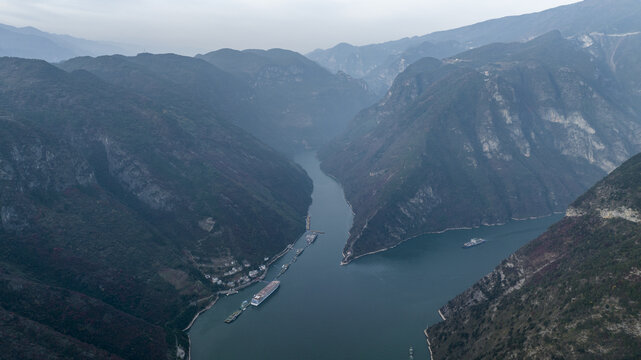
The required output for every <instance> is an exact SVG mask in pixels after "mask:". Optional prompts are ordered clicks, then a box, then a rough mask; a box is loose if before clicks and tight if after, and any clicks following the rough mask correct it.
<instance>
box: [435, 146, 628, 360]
mask: <svg viewBox="0 0 641 360" xmlns="http://www.w3.org/2000/svg"><path fill="white" fill-rule="evenodd" d="M640 243H641V155H637V156H635V157H634V158H632V159H631V160H629V161H627V162H625V163H624V164H623V165H621V166H620V167H619V168H618V169H616V170H615V171H613V172H612V173H611V174H610V175H608V176H607V177H606V178H605V179H603V180H601V181H600V182H599V183H597V184H596V185H595V186H594V187H593V188H591V189H590V190H589V191H588V192H587V193H585V194H584V195H582V196H581V197H579V198H578V200H576V201H575V202H574V203H573V204H572V205H571V206H570V207H569V208H568V210H567V213H566V216H565V218H563V219H562V220H561V221H560V222H558V223H557V224H555V225H553V226H552V227H551V228H550V229H549V230H548V231H547V232H546V233H545V234H543V235H541V236H540V237H539V238H538V239H536V240H534V241H532V242H531V243H529V244H528V245H526V246H524V247H523V248H521V249H519V250H518V251H517V252H516V253H515V254H513V255H511V256H510V257H509V258H507V259H506V260H504V261H503V262H502V263H501V264H500V265H499V266H498V267H497V268H496V269H495V270H494V271H493V272H492V273H490V274H488V275H487V276H485V277H484V278H483V279H482V280H480V281H479V282H478V283H476V284H475V285H473V286H472V287H471V288H469V289H468V290H466V291H465V292H464V293H462V294H461V295H459V296H457V297H456V298H454V299H453V300H451V301H449V302H448V303H447V305H445V306H444V307H443V308H442V309H441V312H442V313H443V315H444V316H445V317H446V320H445V321H444V322H441V323H438V324H436V325H434V326H431V327H430V328H429V329H428V330H427V334H429V340H430V343H431V348H432V351H433V354H434V358H435V359H446V358H448V359H449V358H455V359H508V358H514V359H560V358H563V359H637V358H639V357H641V332H640V331H639V329H640V328H641V318H640V317H639V314H641V304H640V303H639V299H641V270H640V269H639V264H640V263H641V250H640V249H641V247H640V246H639V244H640Z"/></svg>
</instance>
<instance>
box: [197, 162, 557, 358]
mask: <svg viewBox="0 0 641 360" xmlns="http://www.w3.org/2000/svg"><path fill="white" fill-rule="evenodd" d="M296 161H297V162H298V163H299V164H300V165H301V166H302V167H303V168H304V169H305V170H306V171H307V173H308V174H309V176H310V177H311V178H312V180H313V181H314V192H313V194H312V198H313V203H312V205H311V208H310V210H309V211H310V215H311V219H312V229H314V230H320V231H324V232H325V234H324V235H320V236H319V237H318V240H317V241H316V242H315V243H314V244H313V245H311V246H310V247H309V248H307V249H306V250H305V252H304V253H302V255H301V256H300V257H299V258H298V261H297V262H295V263H294V264H293V265H292V266H291V267H290V269H289V270H288V271H287V272H286V273H285V274H284V275H283V276H282V277H281V278H280V279H279V280H280V281H281V286H280V288H279V289H278V290H277V291H276V292H275V293H274V294H273V295H272V296H271V297H270V298H269V299H267V300H266V301H265V302H264V303H263V304H261V306H260V307H258V308H255V307H250V308H248V309H247V310H246V311H245V312H244V313H243V314H242V315H241V316H240V317H239V318H238V319H237V320H236V321H235V322H233V323H232V324H225V323H224V322H223V320H224V319H225V318H226V317H227V316H228V315H229V314H230V313H232V312H233V311H234V310H236V309H237V308H238V307H239V306H240V303H241V302H242V301H243V300H245V299H250V298H251V296H252V295H253V294H254V293H256V292H257V291H258V290H260V289H261V288H262V287H263V286H264V285H265V283H258V284H254V285H252V286H250V287H249V288H247V289H244V290H242V291H240V293H239V294H237V295H232V296H228V297H224V296H223V297H222V298H221V299H220V300H219V301H218V302H217V303H216V305H215V306H214V307H213V308H212V309H210V310H209V311H207V312H205V313H204V314H202V315H201V316H200V317H199V318H198V320H197V321H196V323H195V324H194V326H193V327H192V329H191V330H190V332H189V334H190V338H191V343H192V354H191V358H192V359H193V360H206V359H207V360H228V359H243V360H244V359H247V360H249V359H260V360H272V359H278V360H285V359H310V360H311V359H331V360H334V359H368V360H392V359H408V349H409V347H410V346H413V348H414V358H415V359H428V358H429V355H428V351H427V345H426V342H425V336H424V335H423V330H424V329H425V327H426V326H428V325H430V324H433V323H436V322H438V321H439V320H440V318H439V315H438V313H437V310H438V309H439V308H440V307H441V306H443V305H444V304H445V303H446V302H447V300H449V299H450V298H452V297H454V296H455V295H457V294H459V293H460V292H462V291H463V290H465V289H466V288H467V287H469V286H470V285H472V284H473V283H474V282H476V281H477V280H479V279H480V278H481V277H483V276H484V275H485V274H487V273H488V272H490V271H491V270H492V269H493V268H494V267H495V266H496V265H498V264H499V263H500V262H501V260H502V259H504V258H505V257H507V256H508V255H510V254H511V253H513V252H514V251H515V250H516V249H518V248H519V247H521V246H522V245H524V244H525V243H527V242H528V241H530V240H532V239H534V238H536V237H537V236H538V235H539V234H541V233H543V232H544V231H545V230H546V229H547V227H548V226H550V225H551V224H553V223H554V222H556V221H558V220H559V219H560V218H561V216H560V215H556V216H551V217H547V218H542V219H536V220H527V221H514V222H511V223H509V224H506V225H501V226H490V227H482V228H478V229H471V230H454V231H448V232H445V233H442V234H430V235H424V236H421V237H419V238H416V239H413V240H410V241H407V242H405V243H404V244H402V245H401V246H398V247H396V248H394V249H391V250H388V251H386V252H382V253H378V254H374V255H370V256H366V257H364V258H361V259H358V260H356V261H354V262H352V263H351V264H349V265H347V266H340V260H341V251H342V249H343V246H344V245H345V241H346V239H347V234H348V231H349V228H350V226H351V223H352V213H351V210H350V208H349V206H348V204H347V203H346V201H345V198H344V195H343V191H342V189H341V187H340V185H339V184H338V183H336V181H334V180H333V179H331V178H330V177H328V176H327V175H325V174H324V173H323V172H322V171H321V170H320V168H319V163H318V160H317V159H316V157H315V154H314V153H312V152H309V153H304V154H301V155H299V156H297V157H296ZM472 237H483V238H485V239H487V240H488V241H487V242H486V243H484V244H482V245H480V246H476V247H473V248H470V249H463V248H462V247H461V246H462V244H463V243H464V242H466V241H468V240H469V239H470V238H472ZM303 246H304V239H302V238H301V239H299V240H298V242H297V243H296V245H295V247H294V248H300V247H303ZM293 255H294V254H293V251H291V252H290V253H288V254H287V255H285V256H284V257H283V258H281V259H280V260H279V261H277V262H276V263H275V264H274V265H273V266H272V267H271V268H270V269H269V272H268V274H267V277H266V280H272V279H273V278H274V277H275V276H276V275H277V274H278V272H279V270H280V267H281V264H284V263H287V262H289V261H290V259H291V257H292V256H293Z"/></svg>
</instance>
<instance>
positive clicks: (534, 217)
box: [341, 202, 565, 266]
mask: <svg viewBox="0 0 641 360" xmlns="http://www.w3.org/2000/svg"><path fill="white" fill-rule="evenodd" d="M348 204H349V202H348ZM350 209H351V205H350ZM559 214H565V212H561V211H555V212H552V213H549V214H546V215H541V216H531V217H529V218H510V220H509V221H508V222H501V223H494V224H481V225H477V226H463V227H453V228H446V229H443V230H438V231H428V232H424V233H420V234H418V235H414V236H412V237H409V238H407V239H403V240H401V241H400V242H399V243H397V244H396V245H393V246H389V247H386V248H383V249H378V250H374V251H370V252H368V253H365V254H361V255H357V256H354V257H352V258H350V259H349V260H347V261H345V258H346V257H347V254H345V252H344V251H343V253H342V254H343V260H341V265H343V266H344V265H349V263H351V262H352V261H354V260H356V259H360V258H362V257H365V256H368V255H374V254H378V253H381V252H384V251H388V250H391V249H394V248H396V247H398V246H399V245H401V244H403V243H405V242H407V241H410V240H413V239H416V238H418V237H421V236H425V235H436V234H444V233H446V232H449V231H458V230H474V229H480V228H483V227H492V226H504V225H506V224H508V223H509V222H512V221H530V220H539V219H545V218H548V217H550V216H554V215H559Z"/></svg>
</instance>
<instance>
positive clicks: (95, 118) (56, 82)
mask: <svg viewBox="0 0 641 360" xmlns="http://www.w3.org/2000/svg"><path fill="white" fill-rule="evenodd" d="M177 71H179V70H177ZM132 81H137V80H136V79H134V78H132ZM167 84H169V85H171V83H166V84H165V85H167ZM148 85H149V86H151V87H152V88H151V89H148V94H152V93H154V92H156V91H157V92H161V93H164V94H171V91H170V90H163V86H165V85H163V83H162V81H161V80H158V81H156V82H155V83H151V82H150V83H148ZM154 87H155V88H154ZM158 99H163V101H162V102H161V101H158V100H155V99H154V97H152V96H144V95H142V93H138V92H135V91H132V90H129V89H127V88H125V87H123V86H116V85H113V84H109V83H107V82H105V81H103V80H101V79H99V78H98V77H97V76H95V75H93V74H91V73H89V72H87V71H84V70H79V71H73V72H66V71H63V70H61V69H59V68H57V67H54V66H53V65H50V64H48V63H46V62H44V61H40V60H25V59H17V58H0V122H2V126H0V139H1V140H0V186H1V189H2V190H1V191H0V204H1V205H0V220H1V222H0V244H1V246H0V248H2V251H0V288H1V289H2V290H1V291H0V319H1V320H0V329H1V330H0V331H2V333H3V334H4V335H5V336H3V337H2V340H0V343H4V344H10V346H7V347H6V348H8V349H9V350H7V349H5V350H6V351H5V352H3V354H4V355H3V356H0V357H1V358H24V359H61V358H65V359H68V358H97V359H121V358H122V359H163V358H170V359H174V358H185V353H184V352H187V351H188V342H187V339H186V335H185V334H184V332H182V329H183V328H185V327H186V326H187V325H188V323H189V321H190V320H191V319H192V318H193V316H194V315H195V313H196V312H197V311H198V310H200V309H202V308H203V307H204V306H206V305H207V304H208V303H209V302H210V301H211V300H213V298H214V297H215V296H216V293H217V292H218V291H221V290H226V289H228V288H229V287H230V286H239V285H241V284H243V283H247V282H248V281H249V277H248V276H247V275H248V272H249V271H250V270H253V269H257V268H258V267H259V265H261V264H263V263H264V262H265V260H264V257H269V258H271V257H273V256H275V255H276V254H278V253H279V252H281V251H282V250H283V249H284V248H285V247H286V246H287V244H289V243H291V242H292V241H293V240H294V239H296V238H297V237H298V236H299V235H300V234H301V233H302V232H303V231H304V217H305V215H306V213H307V208H308V206H309V204H310V202H311V198H310V194H311V186H312V185H311V181H310V180H309V178H308V177H307V176H306V174H305V172H304V171H303V170H302V169H301V168H300V167H298V166H297V165H295V164H293V163H292V162H291V161H290V160H287V159H286V158H284V157H283V156H281V155H279V154H278V153H276V152H275V151H274V150H272V149H271V148H269V147H267V146H266V145H264V144H262V143H261V142H259V141H258V140H256V139H255V138H254V137H252V136H251V135H249V134H247V133H246V132H245V131H243V130H241V129H239V128H237V127H235V126H233V125H231V124H229V123H228V122H227V121H225V120H224V119H221V118H219V117H217V116H215V115H212V114H208V113H207V112H206V111H194V112H186V111H183V110H184V108H185V106H184V104H182V103H181V100H183V99H180V98H178V99H173V100H172V99H171V97H170V96H167V97H163V96H158ZM212 278H220V282H218V281H217V282H213V281H212V280H211V279H212ZM227 282H233V285H231V284H227Z"/></svg>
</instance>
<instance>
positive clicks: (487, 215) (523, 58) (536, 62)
mask: <svg viewBox="0 0 641 360" xmlns="http://www.w3.org/2000/svg"><path fill="white" fill-rule="evenodd" d="M637 57H638V55H637ZM628 59H629V58H628ZM637 103H638V101H636V100H634V97H633V96H632V95H631V92H630V91H629V89H628V88H627V87H626V86H624V85H623V84H622V83H621V82H620V81H618V80H617V74H616V72H614V71H613V70H612V68H611V67H610V66H608V65H607V63H606V62H604V61H601V60H599V58H598V57H596V56H594V55H593V54H592V53H591V52H590V51H588V50H587V49H586V48H584V45H582V43H581V42H579V41H575V40H566V39H564V38H563V37H562V36H561V34H560V33H558V32H552V33H549V34H547V35H544V36H542V37H540V38H537V39H535V40H532V41H530V42H527V43H512V44H494V45H488V46H485V47H481V48H478V49H475V50H471V51H468V52H465V53H462V54H459V55H457V56H455V57H452V58H448V59H445V60H443V61H440V60H437V59H430V58H425V59H422V60H420V61H418V62H417V63H415V64H413V65H412V66H410V67H409V68H408V69H407V70H406V71H405V72H403V73H402V74H400V75H399V76H398V77H397V79H396V80H395V82H394V85H393V86H392V88H391V90H390V92H389V93H388V95H387V96H386V97H385V98H384V99H383V100H382V101H380V102H379V103H378V104H376V105H375V106H372V107H370V108H368V109H366V110H364V111H362V112H361V113H360V114H359V115H358V116H357V117H356V118H355V119H354V121H353V123H352V126H351V127H350V129H349V130H348V131H347V133H346V134H345V135H343V136H341V137H339V138H338V139H337V140H336V141H334V142H333V143H332V144H330V145H329V146H328V147H326V148H325V150H324V151H323V152H322V153H321V159H322V160H323V165H322V166H323V168H324V169H325V170H326V171H328V172H329V173H331V174H333V175H335V176H336V177H337V178H338V179H339V180H340V181H341V183H342V184H343V185H344V188H345V193H346V196H347V199H348V200H349V201H350V203H351V204H352V206H353V208H354V211H355V213H356V216H355V219H354V226H353V228H352V231H351V233H350V237H349V240H348V243H347V245H346V247H345V251H344V256H345V260H346V261H349V260H351V259H353V258H354V257H358V256H360V255H363V254H366V253H369V252H372V251H377V250H380V249H385V248H388V247H390V246H394V245H396V244H398V243H400V242H402V241H403V240H405V239H408V238H411V237H413V236H416V235H419V234H422V233H425V232H432V231H442V230H445V229H447V228H456V227H468V226H479V225H483V224H496V223H502V222H505V221H508V220H510V219H514V218H528V217H533V216H541V215H546V214H549V213H552V212H557V211H563V210H565V207H566V206H567V205H568V204H569V203H570V202H571V201H572V200H573V199H574V198H576V197H577V196H578V195H579V194H581V193H582V192H583V191H585V190H586V189H587V188H588V187H589V186H590V185H591V184H593V183H594V182H595V181H596V180H598V179H599V178H600V177H602V176H603V175H604V174H606V173H607V172H609V171H611V170H613V169H614V168H615V167H616V166H617V165H618V164H620V163H622V162H623V161H624V160H626V159H627V158H629V157H630V156H631V155H632V154H635V153H636V152H638V151H639V150H641V136H640V135H641V122H640V121H639V109H638V106H637V105H636V104H637Z"/></svg>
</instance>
